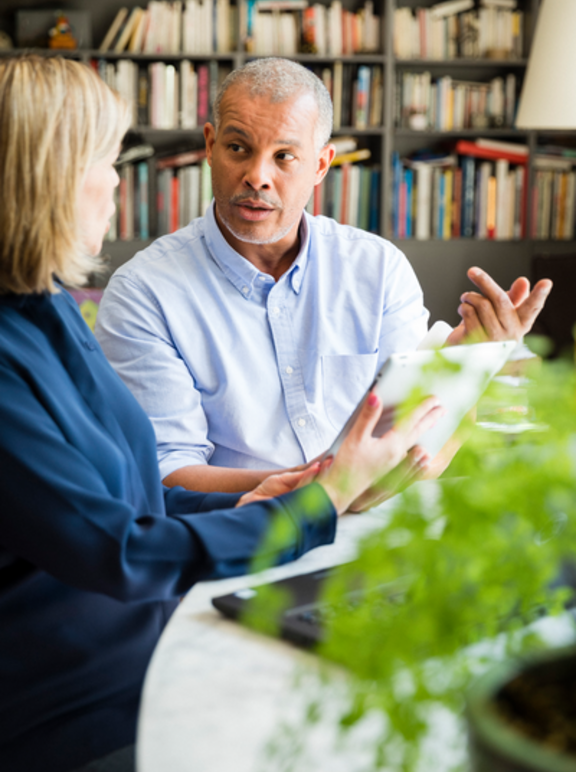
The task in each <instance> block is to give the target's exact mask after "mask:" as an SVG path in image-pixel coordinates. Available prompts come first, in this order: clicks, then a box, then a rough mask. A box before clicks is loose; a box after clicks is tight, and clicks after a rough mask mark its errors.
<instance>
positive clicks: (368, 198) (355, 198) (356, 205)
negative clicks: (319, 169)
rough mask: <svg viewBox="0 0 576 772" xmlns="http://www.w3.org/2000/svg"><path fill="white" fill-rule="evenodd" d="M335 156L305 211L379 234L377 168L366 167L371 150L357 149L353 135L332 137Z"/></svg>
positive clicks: (378, 182)
mask: <svg viewBox="0 0 576 772" xmlns="http://www.w3.org/2000/svg"><path fill="white" fill-rule="evenodd" d="M332 141H333V142H334V144H336V147H337V155H336V156H335V158H334V161H333V162H332V167H331V168H330V171H329V172H328V174H327V175H326V177H325V178H324V180H323V182H322V183H321V184H320V185H317V186H316V187H315V188H314V194H313V196H312V198H311V199H310V201H309V203H308V206H307V210H308V212H310V214H313V215H319V214H320V215H325V216H326V217H332V218H334V219H335V220H337V221H338V222H340V223H341V224H342V225H352V226H354V227H357V228H362V229H364V230H367V231H371V232H373V233H378V228H379V214H380V212H379V206H380V167H378V166H366V165H365V164H363V163H360V162H361V161H367V160H368V159H369V158H370V155H371V153H370V150H368V149H367V148H361V149H358V142H357V140H356V138H354V137H338V138H336V139H334V140H332Z"/></svg>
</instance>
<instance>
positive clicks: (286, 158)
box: [276, 151, 296, 161]
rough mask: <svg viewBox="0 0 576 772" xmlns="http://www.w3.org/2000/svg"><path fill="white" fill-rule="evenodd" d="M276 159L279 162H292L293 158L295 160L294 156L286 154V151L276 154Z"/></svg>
mask: <svg viewBox="0 0 576 772" xmlns="http://www.w3.org/2000/svg"><path fill="white" fill-rule="evenodd" d="M276 158H277V159H278V160H279V161H292V160H294V158H296V156H295V155H294V154H293V153H288V151H284V152H282V153H278V155H277V156H276Z"/></svg>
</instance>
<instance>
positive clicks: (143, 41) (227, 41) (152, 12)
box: [98, 0, 237, 54]
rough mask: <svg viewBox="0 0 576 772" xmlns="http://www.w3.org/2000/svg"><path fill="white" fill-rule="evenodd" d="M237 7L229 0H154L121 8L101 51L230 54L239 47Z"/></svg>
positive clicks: (100, 48) (101, 46)
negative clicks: (145, 5)
mask: <svg viewBox="0 0 576 772" xmlns="http://www.w3.org/2000/svg"><path fill="white" fill-rule="evenodd" d="M236 26H237V20H236V6H231V5H230V0H187V2H186V3H184V2H182V0H172V2H167V0H151V1H150V2H149V3H148V6H147V8H146V9H144V8H139V7H136V8H133V9H132V10H131V11H130V12H129V11H128V8H120V9H119V10H118V12H117V14H116V16H115V17H114V19H113V21H112V23H111V25H110V27H109V29H108V31H107V33H106V35H105V36H104V39H103V40H102V43H101V44H100V47H99V49H98V50H99V51H100V52H101V53H106V52H108V51H113V52H114V53H122V52H124V51H128V52H129V53H134V54H140V53H143V54H179V53H184V54H212V53H229V52H230V51H233V50H234V49H235V48H236V38H235V34H234V32H235V30H236Z"/></svg>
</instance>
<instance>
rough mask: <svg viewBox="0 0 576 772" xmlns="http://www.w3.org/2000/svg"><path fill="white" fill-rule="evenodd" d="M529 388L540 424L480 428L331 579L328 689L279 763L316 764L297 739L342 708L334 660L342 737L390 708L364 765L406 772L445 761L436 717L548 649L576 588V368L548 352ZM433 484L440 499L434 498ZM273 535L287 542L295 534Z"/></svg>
mask: <svg viewBox="0 0 576 772" xmlns="http://www.w3.org/2000/svg"><path fill="white" fill-rule="evenodd" d="M510 388H512V391H508V389H510ZM525 388H526V390H527V399H528V402H529V405H530V413H531V416H532V418H533V420H534V421H535V426H534V430H533V431H525V432H522V433H518V434H513V433H509V432H494V431H486V430H482V429H481V428H478V427H476V428H475V429H474V430H473V431H472V433H471V435H470V436H469V438H468V439H467V441H466V442H465V443H464V445H463V447H462V448H461V450H460V451H459V453H458V454H457V456H456V457H455V459H454V460H453V462H452V464H451V465H450V467H449V469H448V471H447V473H446V474H445V478H446V479H445V480H443V481H442V482H440V483H437V484H434V483H432V484H430V483H425V484H416V485H414V486H412V487H410V488H408V489H407V490H406V491H404V492H403V493H402V494H400V495H398V496H397V497H395V499H394V501H393V505H392V506H390V505H389V506H388V509H389V517H388V519H387V520H386V518H383V522H385V525H384V526H383V527H382V529H381V530H380V531H378V532H376V533H371V534H370V536H369V537H368V538H366V539H365V540H364V541H363V542H362V543H361V546H360V549H359V553H358V559H357V560H356V561H355V562H353V563H350V564H348V565H347V566H346V567H343V570H342V572H341V573H340V574H339V575H338V577H337V578H335V579H334V580H333V581H332V583H331V584H329V585H328V587H327V588H326V594H325V598H326V600H327V601H328V602H329V603H330V605H331V607H332V608H333V613H332V614H331V616H330V618H329V619H328V621H327V635H326V640H325V643H324V644H323V645H322V646H321V647H320V649H319V654H320V657H319V658H317V660H318V665H317V666H316V667H317V668H318V669H319V672H318V676H319V677H318V678H317V684H318V685H317V690H316V693H314V689H313V690H312V691H310V689H309V688H308V692H307V694H308V695H309V700H308V702H307V710H306V711H305V712H304V714H303V715H302V716H301V719H298V720H295V723H294V722H293V725H292V726H291V728H290V730H289V732H288V734H286V736H285V738H284V742H282V740H281V738H277V740H278V741H277V742H274V743H273V751H272V753H273V755H274V754H275V755H276V757H277V758H276V759H274V760H270V762H271V764H273V766H269V767H268V768H269V769H270V768H274V769H275V770H284V769H294V770H301V769H303V767H301V766H299V764H298V754H297V753H296V752H295V745H294V744H292V745H291V742H290V737H291V738H293V739H294V738H296V737H301V736H302V733H305V732H306V729H307V728H308V729H309V727H310V726H311V725H313V724H314V723H317V722H319V721H321V720H322V715H323V713H324V714H326V713H327V712H328V713H330V715H334V704H332V705H329V704H328V701H329V697H328V695H329V694H330V689H329V682H330V678H331V676H330V673H334V672H335V671H336V672H339V671H340V670H341V668H334V667H333V666H332V667H326V666H325V665H326V663H337V664H339V665H342V666H344V668H345V670H346V671H347V672H348V673H349V674H352V677H350V678H346V679H345V681H346V684H347V686H346V696H345V699H344V700H343V701H341V702H340V703H339V706H338V709H337V710H336V716H335V720H334V722H335V724H336V725H337V726H338V727H339V729H340V730H341V734H342V733H343V734H344V735H345V734H346V733H347V732H348V733H349V732H351V731H352V730H353V729H354V727H355V726H357V725H358V723H359V722H360V719H363V718H366V716H368V715H369V714H370V715H372V714H373V713H374V711H376V712H377V713H378V714H379V715H381V716H382V717H385V718H383V721H382V723H381V730H379V731H378V732H377V733H376V735H375V739H374V740H373V742H372V744H373V746H374V747H373V748H371V749H370V754H369V761H368V763H367V765H364V766H363V767H362V769H366V770H380V769H387V770H394V772H396V770H398V771H400V770H402V771H404V770H407V771H408V770H415V769H431V768H433V766H431V765H430V763H425V760H424V758H423V756H422V754H423V753H424V751H423V746H425V745H426V743H425V742H423V740H424V738H425V736H426V733H427V732H428V734H429V724H430V716H431V715H432V713H434V712H438V711H440V712H442V711H445V710H446V709H448V710H450V711H451V712H453V713H456V714H457V715H460V716H461V715H462V710H463V704H464V695H465V691H466V688H467V686H468V684H469V682H470V680H471V678H472V677H473V676H475V675H477V674H478V673H481V672H482V671H483V669H485V668H487V667H488V666H489V665H491V664H493V663H494V662H495V661H496V660H499V659H502V658H504V657H509V656H518V655H520V654H523V653H526V652H528V651H532V650H534V649H536V648H538V647H542V646H543V645H544V644H543V641H542V640H541V639H540V638H539V636H538V634H537V633H536V632H535V630H534V627H533V626H531V623H532V622H534V620H536V619H538V618H539V617H542V615H543V614H544V613H547V614H557V613H559V612H561V611H562V610H564V608H565V602H566V600H567V598H568V597H569V595H570V592H569V591H568V590H567V589H566V588H565V587H564V588H563V587H559V586H554V585H555V584H557V583H555V582H554V579H555V577H557V576H558V570H559V566H560V565H561V564H562V563H563V561H564V560H565V559H566V558H568V559H569V558H570V556H571V555H572V553H573V552H575V545H576V378H575V371H574V367H573V365H572V363H570V362H567V361H559V362H554V363H548V362H540V361H539V364H538V365H537V367H536V369H535V370H533V371H531V372H529V383H528V384H526V385H525ZM487 399H488V404H492V405H494V404H500V405H504V404H506V403H510V404H513V403H514V401H515V399H516V396H515V392H514V387H510V386H509V385H508V384H506V383H501V382H493V383H492V384H491V385H490V387H489V393H488V395H487ZM422 485H424V486H426V485H428V486H430V485H432V487H433V488H434V495H433V496H432V497H430V495H426V496H424V495H423V492H422ZM270 540H271V542H274V540H277V541H280V542H281V540H282V534H281V533H276V534H271V535H270ZM271 542H269V545H268V546H270V543H271ZM264 552H266V550H265V551H264ZM268 554H269V553H268ZM255 567H256V568H262V567H263V564H262V563H260V564H259V565H256V566H255ZM399 580H400V581H399ZM391 583H392V585H393V586H395V587H397V589H398V592H396V593H392V595H390V593H389V592H384V591H383V590H382V587H383V586H386V585H390V584H391ZM350 588H353V589H354V590H358V589H362V595H363V600H362V601H357V602H355V603H352V604H351V603H349V602H345V601H343V596H344V594H345V593H346V591H347V590H349V589H350ZM265 597H266V596H265ZM267 597H268V600H267V601H264V602H268V603H270V602H272V603H276V605H277V606H281V605H282V602H281V599H276V600H274V598H270V596H267ZM268 611H269V609H268ZM263 618H269V613H267V611H266V610H264V609H262V608H258V607H255V608H254V609H253V611H252V614H251V619H250V620H249V623H251V624H253V625H256V626H259V625H260V626H261V620H262V619H263ZM480 642H484V643H483V644H482V643H480ZM487 642H492V643H493V642H498V645H496V646H495V645H486V643H487ZM479 643H480V645H475V644H479ZM323 695H324V696H323ZM298 721H301V724H302V725H301V726H298ZM284 730H285V732H287V731H288V730H287V729H286V727H285V728H284ZM296 745H297V743H296ZM287 749H289V750H287ZM283 753H284V756H285V758H284V759H282V758H280V757H279V756H282V754H283ZM423 762H424V763H423ZM460 763H461V760H460ZM457 767H458V764H457V763H456V762H455V763H454V765H453V768H457Z"/></svg>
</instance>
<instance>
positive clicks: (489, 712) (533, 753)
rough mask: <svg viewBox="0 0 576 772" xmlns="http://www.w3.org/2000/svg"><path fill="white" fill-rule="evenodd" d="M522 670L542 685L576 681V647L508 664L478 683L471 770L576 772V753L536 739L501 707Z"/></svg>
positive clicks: (472, 697)
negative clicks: (504, 693) (516, 725)
mask: <svg viewBox="0 0 576 772" xmlns="http://www.w3.org/2000/svg"><path fill="white" fill-rule="evenodd" d="M522 674H529V675H530V677H531V678H533V679H535V680H536V681H537V682H539V683H541V684H543V685H544V684H546V685H548V684H565V683H566V682H571V683H573V684H576V648H574V647H572V646H571V647H570V648H564V649H556V650H553V651H548V652H544V653H543V654H540V655H538V657H535V658H533V659H529V660H526V661H522V662H517V663H505V664H504V665H502V666H500V667H498V668H496V669H494V670H492V671H490V672H489V673H488V674H487V675H485V676H484V677H482V678H481V679H479V680H478V681H477V682H476V683H475V684H474V685H473V687H472V688H471V689H470V692H469V694H468V700H467V719H468V733H469V753H470V769H471V772H576V756H574V755H572V754H570V755H568V754H567V753H562V752H559V751H555V750H553V749H550V748H548V747H547V746H545V745H544V744H542V743H541V742H538V741H537V740H534V739H531V738H530V737H528V736H527V735H525V734H523V733H521V732H520V731H518V730H517V729H515V728H514V727H513V726H512V725H511V724H510V723H509V722H508V721H507V720H506V719H505V718H504V717H503V716H502V714H501V713H500V712H499V711H498V710H497V708H496V700H497V698H498V696H499V695H501V694H502V691H503V690H504V689H505V688H506V687H507V686H508V684H510V682H512V681H514V679H515V678H516V677H518V676H520V675H522Z"/></svg>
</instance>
